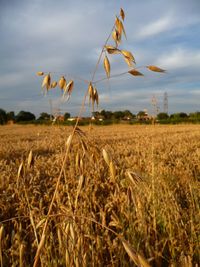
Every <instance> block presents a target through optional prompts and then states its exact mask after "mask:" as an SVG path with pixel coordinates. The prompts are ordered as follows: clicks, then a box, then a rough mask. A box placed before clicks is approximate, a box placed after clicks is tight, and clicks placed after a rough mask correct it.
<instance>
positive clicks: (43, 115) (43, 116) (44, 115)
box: [38, 112, 51, 120]
mask: <svg viewBox="0 0 200 267" xmlns="http://www.w3.org/2000/svg"><path fill="white" fill-rule="evenodd" d="M50 117H51V115H50V114H48V113H46V112H42V113H40V117H39V118H38V120H50Z"/></svg>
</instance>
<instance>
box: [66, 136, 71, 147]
mask: <svg viewBox="0 0 200 267" xmlns="http://www.w3.org/2000/svg"><path fill="white" fill-rule="evenodd" d="M71 142H72V134H70V135H69V137H68V138H67V142H66V147H67V148H69V147H70V144H71Z"/></svg>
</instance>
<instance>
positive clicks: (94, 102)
mask: <svg viewBox="0 0 200 267" xmlns="http://www.w3.org/2000/svg"><path fill="white" fill-rule="evenodd" d="M124 20H125V12H124V10H123V9H122V8H121V9H120V13H119V15H117V16H116V17H115V21H114V25H113V27H112V29H111V31H110V33H109V34H108V37H107V39H106V40H105V42H104V44H103V46H102V49H101V52H100V55H99V58H98V60H97V63H96V66H95V67H94V71H93V73H92V74H91V80H89V81H88V80H85V79H82V78H80V77H75V78H71V79H69V80H67V78H66V77H65V76H64V75H62V74H61V76H60V78H59V79H58V81H56V80H55V79H54V77H53V73H51V72H48V73H45V72H43V71H40V72H38V73H37V74H38V75H39V76H44V78H43V81H42V88H43V91H44V94H46V93H48V91H49V90H55V89H56V88H60V90H61V91H62V98H63V99H64V100H66V101H68V100H70V97H71V94H72V92H73V91H74V90H75V89H76V79H79V80H82V81H83V82H84V84H85V85H86V91H85V95H84V98H83V100H82V105H81V108H80V110H79V113H78V116H77V119H76V123H75V126H74V127H73V130H72V132H71V134H70V135H69V136H68V139H67V141H66V150H65V154H64V157H63V160H62V167H61V169H60V173H59V175H58V177H57V182H56V186H55V190H54V193H53V197H52V199H51V202H50V205H49V208H48V212H47V216H46V218H45V221H44V226H43V231H42V235H41V238H40V241H39V243H38V248H37V252H36V255H35V260H34V267H36V266H38V264H39V260H40V255H41V254H42V250H43V248H44V244H45V239H46V237H47V228H48V224H49V221H50V218H51V216H53V214H52V210H53V206H54V203H55V200H56V198H57V197H58V194H59V185H60V181H61V178H62V176H63V175H64V172H65V166H66V163H67V161H68V160H69V158H70V157H69V153H70V150H71V149H73V146H72V142H73V139H74V138H75V136H76V135H77V134H79V135H80V130H79V128H78V125H79V121H80V118H81V117H82V115H83V112H84V109H85V105H86V103H87V100H88V103H89V107H90V108H91V110H92V111H94V109H95V106H97V107H98V105H99V101H100V99H99V87H98V86H99V84H100V83H101V82H102V81H104V80H109V79H112V78H117V77H119V76H122V75H132V76H143V75H144V74H143V73H142V72H141V70H140V69H141V68H147V69H148V70H150V71H153V72H159V73H164V72H165V70H163V69H161V68H159V67H157V66H154V65H148V66H143V67H137V64H136V60H135V57H134V55H133V54H132V52H131V51H128V50H126V48H124V45H122V39H127V36H126V31H125V27H124ZM123 44H124V42H123ZM116 54H118V55H120V56H121V57H122V58H123V59H124V61H125V63H126V64H127V66H128V69H127V70H125V71H124V72H122V73H118V74H114V75H113V74H112V68H111V63H110V58H111V57H115V55H116ZM101 64H102V65H103V67H104V69H105V78H102V79H100V80H96V79H95V78H96V73H97V71H98V68H99V66H100V65H101ZM67 76H68V75H67ZM68 77H69V76H68ZM81 142H82V145H83V144H84V141H83V139H82V140H81ZM103 158H104V160H105V162H106V163H107V165H108V167H109V171H110V174H111V179H112V181H113V182H115V176H116V168H115V163H114V162H113V161H112V160H111V159H110V158H109V154H108V153H107V152H106V150H105V149H104V150H103ZM77 161H78V160H77ZM77 164H80V162H79V163H77ZM81 177H82V179H83V176H81ZM82 183H83V181H82V180H80V184H79V189H78V193H77V196H76V200H75V206H76V203H77V200H78V196H79V193H80V190H81V187H82ZM74 218H75V215H74ZM93 221H94V220H93ZM95 223H96V224H98V222H97V221H95ZM100 226H101V227H102V228H103V229H105V230H107V231H111V232H112V233H113V234H114V235H116V237H117V238H118V239H119V240H121V242H122V244H123V247H124V249H125V251H126V252H127V254H128V255H129V257H130V258H131V259H132V260H133V262H134V263H135V264H136V265H137V266H145V267H146V266H149V264H148V261H147V260H146V259H145V258H144V257H143V256H142V255H140V254H139V253H138V252H136V250H135V249H134V248H133V247H132V246H131V245H130V244H129V243H128V241H127V240H125V237H123V236H122V235H119V234H118V233H116V232H114V231H112V229H110V228H109V227H106V226H105V225H103V224H100ZM70 227H71V228H70ZM70 227H69V229H71V230H70V231H71V235H72V238H73V228H72V225H71V226H70ZM68 258H69V255H68V252H66V261H69V259H68Z"/></svg>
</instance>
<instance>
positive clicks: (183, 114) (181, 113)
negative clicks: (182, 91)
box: [179, 112, 188, 119]
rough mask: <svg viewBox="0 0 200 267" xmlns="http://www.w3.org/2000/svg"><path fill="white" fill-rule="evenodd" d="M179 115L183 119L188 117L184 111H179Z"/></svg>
mask: <svg viewBox="0 0 200 267" xmlns="http://www.w3.org/2000/svg"><path fill="white" fill-rule="evenodd" d="M179 117H180V118H182V119H185V118H187V117H188V115H187V113H185V112H180V113H179Z"/></svg>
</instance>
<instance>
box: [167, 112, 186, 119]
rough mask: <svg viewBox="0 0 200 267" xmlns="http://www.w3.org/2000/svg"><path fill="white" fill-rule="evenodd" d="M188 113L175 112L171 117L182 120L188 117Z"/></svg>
mask: <svg viewBox="0 0 200 267" xmlns="http://www.w3.org/2000/svg"><path fill="white" fill-rule="evenodd" d="M187 117H188V115H187V114H186V113H185V112H179V113H174V114H171V115H170V119H175V120H181V119H186V118H187Z"/></svg>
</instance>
